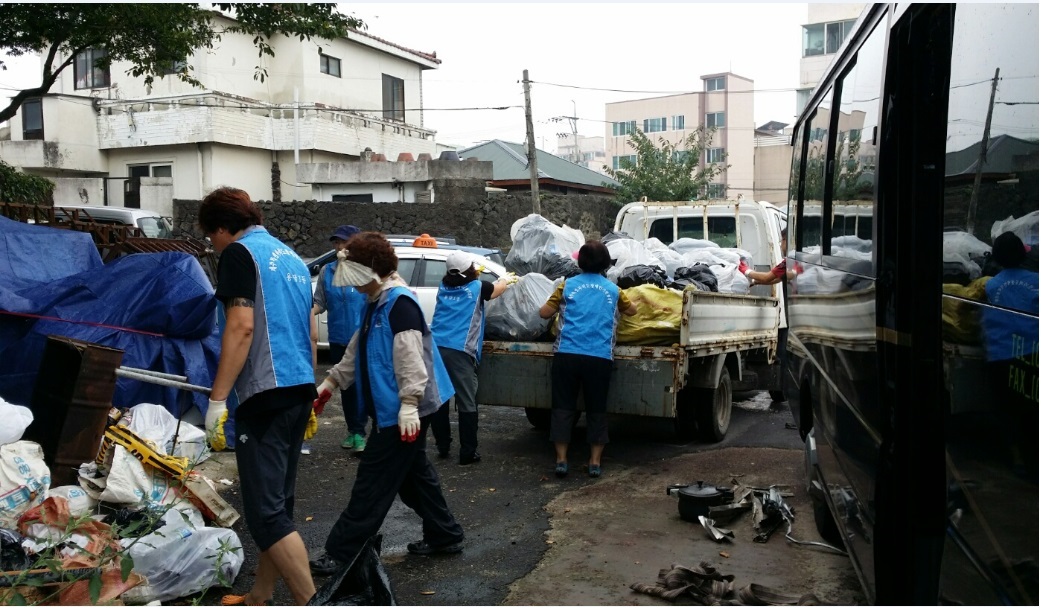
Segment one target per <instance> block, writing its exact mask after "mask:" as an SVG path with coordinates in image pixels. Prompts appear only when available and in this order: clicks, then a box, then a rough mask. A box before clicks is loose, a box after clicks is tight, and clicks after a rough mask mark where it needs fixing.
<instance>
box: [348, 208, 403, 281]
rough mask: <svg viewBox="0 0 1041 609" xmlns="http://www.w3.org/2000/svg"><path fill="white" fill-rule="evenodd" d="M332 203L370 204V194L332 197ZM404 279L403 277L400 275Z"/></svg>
mask: <svg viewBox="0 0 1041 609" xmlns="http://www.w3.org/2000/svg"><path fill="white" fill-rule="evenodd" d="M333 203H372V194H371V193H369V194H364V195H333ZM402 277H404V275H402Z"/></svg>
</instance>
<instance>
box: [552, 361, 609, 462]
mask: <svg viewBox="0 0 1041 609" xmlns="http://www.w3.org/2000/svg"><path fill="white" fill-rule="evenodd" d="M613 367H614V362H612V361H611V360H609V359H604V358H602V357H593V356H591V355H578V354H575V353H556V354H554V355H553V369H552V376H553V409H552V411H551V412H552V414H551V418H550V424H549V439H550V440H552V441H553V442H566V443H570V442H571V428H572V426H573V424H574V421H575V417H576V416H578V413H577V410H578V391H579V389H581V390H582V395H583V396H584V399H583V402H584V404H585V407H586V440H587V441H588V442H589V443H590V444H607V441H608V438H607V388H608V386H609V385H610V382H611V370H612V368H613Z"/></svg>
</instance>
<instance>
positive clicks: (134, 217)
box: [54, 204, 174, 239]
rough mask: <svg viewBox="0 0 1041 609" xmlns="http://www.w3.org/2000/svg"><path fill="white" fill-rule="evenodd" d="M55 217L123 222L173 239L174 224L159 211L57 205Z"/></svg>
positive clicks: (154, 234)
mask: <svg viewBox="0 0 1041 609" xmlns="http://www.w3.org/2000/svg"><path fill="white" fill-rule="evenodd" d="M54 214H55V217H57V218H59V219H71V218H72V217H73V216H75V217H76V218H77V219H78V220H79V221H81V222H83V221H88V220H90V221H93V222H96V223H98V224H122V225H125V226H133V227H135V228H138V229H140V230H141V232H142V233H144V234H145V236H146V237H151V238H157V239H173V237H174V234H173V225H172V223H171V222H170V220H169V219H168V218H166V217H164V216H161V215H159V213H158V212H154V211H149V210H147V209H137V208H134V207H115V206H101V205H57V204H56V205H55V206H54Z"/></svg>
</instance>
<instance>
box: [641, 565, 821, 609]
mask: <svg viewBox="0 0 1041 609" xmlns="http://www.w3.org/2000/svg"><path fill="white" fill-rule="evenodd" d="M629 588H630V589H632V590H634V591H636V592H640V593H643V594H650V595H651V596H657V597H660V598H663V599H665V600H670V601H677V600H682V601H684V604H692V603H690V601H691V599H693V601H694V603H693V604H698V605H752V606H765V605H823V604H826V603H822V602H821V600H820V599H819V598H817V597H816V595H814V594H803V595H799V596H796V595H792V594H787V593H785V592H781V591H780V590H776V589H774V588H769V587H767V586H763V585H760V584H748V585H747V586H745V587H743V588H740V589H736V588H735V586H734V576H733V575H724V574H722V573H720V572H719V571H718V570H716V568H715V567H713V566H712V565H711V564H709V563H707V562H705V561H702V562H701V564H699V565H698V566H697V567H685V566H683V565H679V564H674V565H672V567H671V568H669V569H662V570H661V571H659V572H658V581H656V582H655V583H653V584H640V583H636V584H630V585H629Z"/></svg>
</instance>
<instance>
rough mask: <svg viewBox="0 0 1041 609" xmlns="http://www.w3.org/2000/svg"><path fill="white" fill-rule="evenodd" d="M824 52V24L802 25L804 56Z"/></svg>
mask: <svg viewBox="0 0 1041 609" xmlns="http://www.w3.org/2000/svg"><path fill="white" fill-rule="evenodd" d="M823 54H824V24H823V23H815V24H813V25H804V26H802V56H803V57H812V56H814V55H823Z"/></svg>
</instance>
